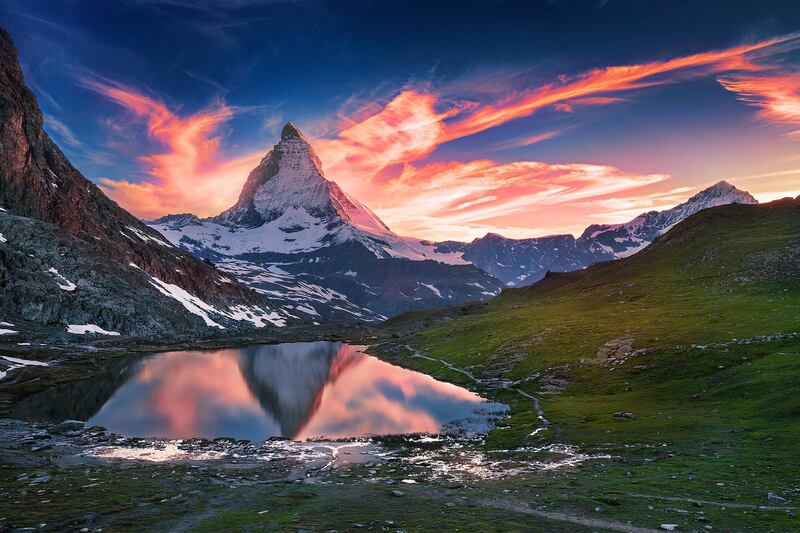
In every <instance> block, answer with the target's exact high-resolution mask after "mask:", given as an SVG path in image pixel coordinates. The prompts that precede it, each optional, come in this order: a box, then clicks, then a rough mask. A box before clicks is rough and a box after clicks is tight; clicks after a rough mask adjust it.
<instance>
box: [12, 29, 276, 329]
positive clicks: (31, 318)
mask: <svg viewBox="0 0 800 533" xmlns="http://www.w3.org/2000/svg"><path fill="white" fill-rule="evenodd" d="M42 123H43V121H42V113H41V111H40V110H39V107H38V105H37V103H36V98H35V97H34V95H33V93H32V92H31V91H30V90H29V89H28V88H27V87H26V86H25V83H24V79H23V75H22V71H21V69H20V66H19V60H18V57H17V51H16V49H15V48H14V45H13V43H12V41H11V38H10V36H9V35H8V34H7V33H6V32H5V31H3V30H1V29H0V207H2V210H3V212H2V216H1V217H0V228H2V229H0V231H2V233H3V238H2V239H0V313H2V314H0V318H5V320H6V321H9V320H10V317H16V319H18V320H21V321H25V322H30V323H33V324H43V325H49V326H59V327H62V328H65V327H66V326H68V325H70V324H72V325H75V324H78V325H80V324H84V325H85V324H91V325H94V326H97V327H99V328H100V329H104V330H106V331H114V332H116V333H122V334H139V335H152V334H167V333H169V332H170V331H190V330H198V331H200V330H203V329H205V328H207V327H214V328H234V329H241V328H250V327H256V326H265V325H280V324H285V323H286V318H287V317H285V316H281V315H280V314H279V313H276V312H275V311H274V310H272V309H270V303H269V302H268V301H267V299H266V298H264V297H263V296H261V295H259V294H257V293H255V292H254V291H252V290H250V289H249V288H247V287H245V286H244V285H242V284H240V283H238V282H236V281H235V279H233V278H232V277H230V276H228V275H226V274H224V273H222V272H220V271H219V270H218V269H217V268H215V267H214V266H213V265H212V264H210V263H206V262H203V261H201V260H198V259H197V258H195V257H193V256H192V255H191V254H188V253H186V252H184V251H183V250H180V249H179V248H176V247H175V246H173V245H172V244H171V243H170V242H169V241H167V240H166V239H165V238H164V237H163V236H162V235H161V234H159V233H158V232H157V231H155V230H153V229H152V228H149V227H148V226H146V225H145V224H143V223H142V222H141V221H139V220H138V219H137V218H136V217H134V216H133V215H131V214H130V213H128V212H127V211H125V210H124V209H122V208H120V207H119V206H118V205H117V204H116V203H115V202H113V201H111V200H110V199H109V198H107V197H106V196H105V195H104V194H103V192H102V191H101V190H100V189H99V188H98V187H97V186H95V185H94V184H93V183H91V182H90V181H89V180H87V179H86V178H84V177H83V176H82V175H81V174H80V172H79V171H78V170H77V169H75V167H73V166H72V164H71V163H70V162H69V160H68V159H67V158H66V157H65V156H64V154H63V153H62V152H61V150H59V148H58V147H57V146H56V145H55V143H54V142H53V141H52V140H51V139H50V137H49V136H48V135H47V133H46V132H45V131H44V129H43V127H42Z"/></svg>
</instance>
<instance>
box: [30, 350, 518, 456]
mask: <svg viewBox="0 0 800 533" xmlns="http://www.w3.org/2000/svg"><path fill="white" fill-rule="evenodd" d="M362 349H363V347H360V346H351V345H347V344H343V343H338V342H313V343H288V344H277V345H263V346H249V347H246V348H241V349H227V350H219V351H215V352H171V353H164V354H158V355H154V356H150V357H147V358H144V359H137V360H136V361H135V362H134V361H130V360H129V361H126V362H125V363H124V364H121V365H120V367H119V368H111V369H109V372H107V373H106V374H105V375H103V376H101V377H98V378H94V379H92V380H83V381H80V382H75V383H71V384H67V385H63V386H60V387H56V388H53V389H50V390H48V391H45V393H42V394H41V395H37V396H33V397H31V398H29V399H28V400H27V401H26V402H23V404H22V405H21V407H20V410H21V414H23V415H24V416H25V417H26V418H46V419H51V420H56V421H57V420H61V419H64V418H71V417H74V418H79V419H84V420H85V419H87V418H88V419H89V420H88V423H89V424H94V425H100V426H103V427H106V428H107V429H109V430H110V431H112V432H116V433H121V434H123V435H130V436H138V437H165V438H189V437H206V438H214V437H219V436H227V437H234V438H240V439H249V440H252V441H261V440H264V439H265V438H268V437H271V436H281V437H286V438H291V439H296V440H304V439H311V438H321V437H328V438H348V437H357V436H367V435H393V434H403V433H422V432H425V433H437V432H441V431H442V430H443V429H444V426H445V425H447V424H450V423H453V422H456V421H458V422H464V421H466V423H467V426H468V427H469V429H471V430H475V431H487V430H488V429H489V427H490V426H489V418H490V415H489V413H497V412H502V411H503V406H500V405H498V404H487V403H486V402H484V401H483V400H482V399H481V398H480V397H479V396H477V395H476V394H474V393H472V392H470V391H468V390H466V389H462V388H460V387H456V386H455V385H451V384H448V383H443V382H440V381H437V380H435V379H433V378H432V377H430V376H427V375H425V374H421V373H419V372H413V371H410V370H406V369H403V368H400V367H397V366H394V365H391V364H389V363H385V362H383V361H381V360H379V359H376V358H375V357H372V356H369V355H366V354H364V353H363V351H362ZM54 406H58V407H54Z"/></svg>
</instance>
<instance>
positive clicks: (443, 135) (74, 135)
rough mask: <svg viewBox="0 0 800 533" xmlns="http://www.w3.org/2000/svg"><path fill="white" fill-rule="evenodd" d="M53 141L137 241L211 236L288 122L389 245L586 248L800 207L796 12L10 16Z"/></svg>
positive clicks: (73, 9)
mask: <svg viewBox="0 0 800 533" xmlns="http://www.w3.org/2000/svg"><path fill="white" fill-rule="evenodd" d="M0 25H2V26H3V27H4V28H5V29H7V30H8V31H9V32H10V33H11V35H12V37H13V38H14V40H15V43H16V45H17V48H18V49H19V52H20V59H21V64H22V68H23V72H24V74H25V77H26V81H27V84H28V85H29V87H30V88H31V89H32V90H33V92H34V93H35V95H36V96H37V99H38V101H39V105H40V107H41V108H42V111H43V113H44V116H45V129H46V130H47V131H48V133H49V134H50V135H51V136H52V137H53V138H54V140H55V141H56V142H57V143H58V144H59V146H60V147H61V148H62V149H63V151H64V152H65V153H66V154H67V156H68V157H69V158H70V160H71V161H72V162H73V164H74V165H75V166H76V167H77V168H78V169H79V170H80V171H81V172H82V173H83V174H84V175H85V176H86V177H87V178H89V179H91V180H92V181H94V182H95V183H97V184H98V185H100V186H101V187H102V188H103V189H104V191H105V192H106V193H107V194H108V195H109V196H110V197H111V198H113V199H114V200H116V201H117V202H118V203H119V204H120V205H122V206H123V207H125V208H126V209H128V210H129V211H131V212H133V213H134V214H136V215H137V216H140V217H142V218H145V219H152V218H156V217H158V216H161V215H165V214H168V213H185V212H192V213H195V214H197V215H200V216H211V215H215V214H218V213H219V212H221V211H223V210H224V209H226V208H228V207H230V206H231V205H232V204H233V203H235V201H236V199H237V197H238V195H239V192H240V190H241V187H242V184H243V183H244V181H245V179H246V178H247V175H248V173H249V171H250V170H251V169H252V168H253V167H255V166H256V165H257V164H258V162H259V161H260V160H261V158H263V157H264V155H265V154H266V153H267V152H268V151H269V150H270V149H271V147H272V146H273V145H274V144H275V143H276V142H277V141H278V140H279V135H280V129H281V127H282V126H283V124H285V123H286V122H287V121H292V122H293V123H295V124H296V125H297V126H298V127H299V128H300V129H301V130H302V131H303V132H304V134H305V135H306V136H307V137H308V138H310V139H311V140H312V143H313V145H314V147H315V149H316V151H317V152H318V154H319V156H320V158H321V160H322V163H323V167H324V169H325V174H326V177H327V178H328V179H331V180H333V181H336V182H337V183H338V184H339V185H340V186H341V187H342V188H343V189H344V190H345V191H346V192H348V193H349V194H351V195H352V196H354V197H355V198H357V199H358V200H360V201H361V202H362V203H364V204H365V205H367V206H368V207H370V208H371V209H372V210H373V211H374V212H375V213H376V214H378V215H379V216H380V217H381V218H382V219H383V220H384V221H385V222H386V223H387V224H388V225H389V227H391V228H392V229H393V230H394V231H396V232H397V233H400V234H402V235H412V236H416V237H420V238H425V239H431V240H444V239H457V240H470V239H473V238H477V237H480V236H483V235H484V234H486V233H488V232H494V233H500V234H503V235H506V236H508V237H513V238H524V237H535V236H541V235H546V234H554V233H573V234H579V233H580V232H581V231H582V230H583V228H584V227H586V226H587V225H589V224H593V223H618V222H624V221H626V220H629V219H631V218H633V217H635V216H636V215H637V214H639V213H641V212H644V211H648V210H651V209H663V208H667V207H671V206H673V205H675V204H677V203H680V202H682V201H685V200H686V199H687V198H688V197H689V196H691V195H692V194H694V193H696V192H697V191H699V190H700V189H702V188H704V187H707V186H709V185H711V184H713V183H715V182H717V181H719V180H723V179H724V180H727V181H729V182H731V183H733V184H734V185H736V186H738V187H739V188H741V189H745V190H748V191H750V192H751V193H752V194H754V195H755V196H756V198H758V199H759V200H760V201H770V200H773V199H776V198H781V197H784V196H797V195H800V9H798V8H797V4H796V2H793V1H784V2H774V1H769V0H762V1H759V2H737V1H724V2H723V1H719V2H716V1H714V2H712V1H709V2H694V1H687V2H680V1H676V2H662V1H656V0H652V1H648V2H641V1H634V0H632V1H618V0H587V1H565V0H543V1H535V0H531V1H520V2H512V1H500V0H481V1H478V0H475V1H465V0H461V1H458V2H449V1H436V2H412V1H409V0H405V1H394V0H380V1H378V0H375V1H365V0H364V1H361V0H344V1H322V0H294V1H291V0H286V1H281V0H208V1H206V2H192V1H190V0H119V1H115V2H105V1H98V2H92V1H81V2H79V1H74V0H57V1H44V0H30V1H28V2H24V3H23V2H3V3H0Z"/></svg>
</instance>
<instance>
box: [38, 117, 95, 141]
mask: <svg viewBox="0 0 800 533" xmlns="http://www.w3.org/2000/svg"><path fill="white" fill-rule="evenodd" d="M44 126H45V129H47V130H48V131H49V132H50V133H51V134H53V135H55V136H56V138H57V139H58V140H59V141H61V142H63V143H64V144H66V145H68V146H70V147H72V148H84V147H85V145H84V144H83V142H81V140H80V139H78V136H77V135H75V132H73V131H72V129H70V127H69V126H67V125H66V124H64V123H63V122H61V120H59V119H57V118H56V117H54V116H52V115H45V116H44Z"/></svg>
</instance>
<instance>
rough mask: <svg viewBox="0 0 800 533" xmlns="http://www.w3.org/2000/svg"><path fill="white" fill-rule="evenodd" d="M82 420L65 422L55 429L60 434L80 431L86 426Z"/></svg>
mask: <svg viewBox="0 0 800 533" xmlns="http://www.w3.org/2000/svg"><path fill="white" fill-rule="evenodd" d="M85 425H86V424H84V423H83V422H81V421H80V420H64V421H63V422H60V423H59V424H57V425H56V427H55V428H54V429H55V431H56V432H58V433H67V432H70V431H80V430H81V429H83V426H85Z"/></svg>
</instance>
